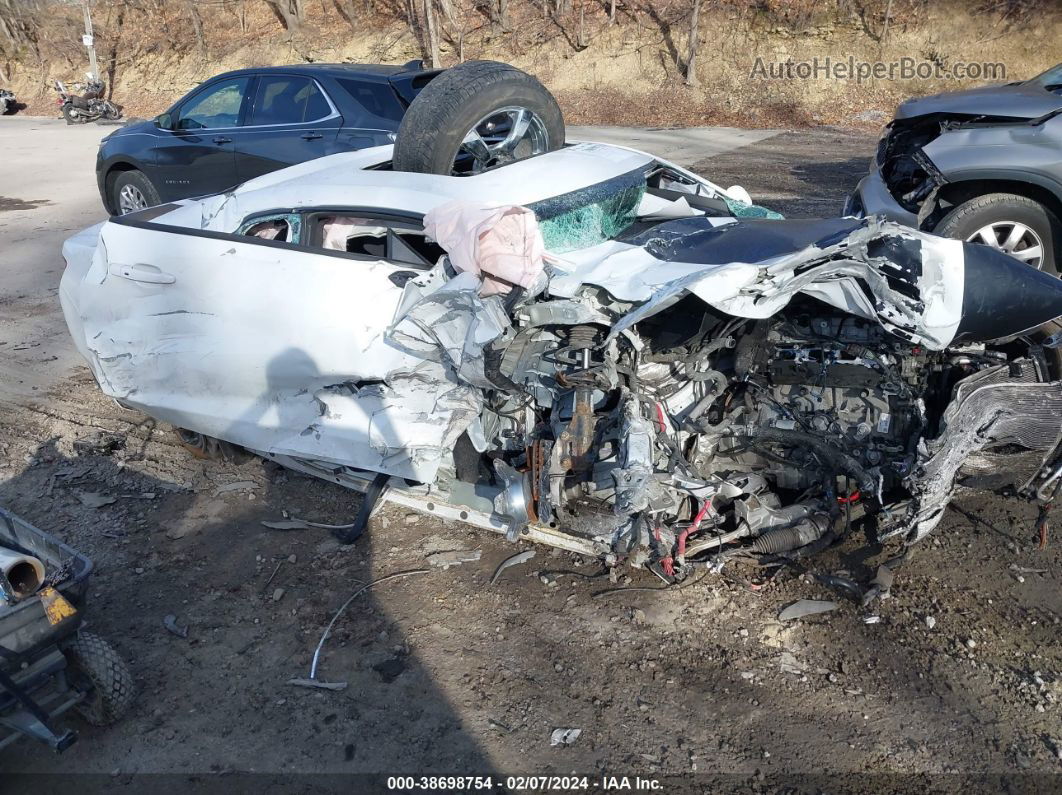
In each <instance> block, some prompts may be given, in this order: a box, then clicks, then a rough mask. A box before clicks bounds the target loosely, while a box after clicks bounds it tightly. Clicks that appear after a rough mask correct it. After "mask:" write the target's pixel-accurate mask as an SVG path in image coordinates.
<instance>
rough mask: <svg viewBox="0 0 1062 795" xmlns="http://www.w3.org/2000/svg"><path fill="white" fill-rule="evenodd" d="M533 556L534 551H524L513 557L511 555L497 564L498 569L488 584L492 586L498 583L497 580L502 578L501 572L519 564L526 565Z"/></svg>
mask: <svg viewBox="0 0 1062 795" xmlns="http://www.w3.org/2000/svg"><path fill="white" fill-rule="evenodd" d="M534 556H535V550H533V549H525V550H524V551H523V552H517V553H516V554H515V555H511V556H509V557H507V558H506V559H505V560H503V561H502V562H501V563H499V564H498V568H496V569H495V570H494V574H492V575H491V577H490V584H491V585H494V583H496V582H497V581H498V578H499V577H501V576H502V572H503V571H505V570H506V569H508V568H509V567H511V566H519V565H520V564H521V563H527V561H529V560H531V559H532V558H533V557H534Z"/></svg>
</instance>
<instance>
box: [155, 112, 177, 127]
mask: <svg viewBox="0 0 1062 795" xmlns="http://www.w3.org/2000/svg"><path fill="white" fill-rule="evenodd" d="M155 126H156V127H158V128H159V129H160V130H172V129H173V117H172V116H170V114H168V113H160V114H159V115H158V116H156V117H155Z"/></svg>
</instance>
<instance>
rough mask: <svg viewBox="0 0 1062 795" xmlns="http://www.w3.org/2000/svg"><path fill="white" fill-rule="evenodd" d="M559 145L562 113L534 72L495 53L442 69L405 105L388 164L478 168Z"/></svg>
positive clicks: (459, 171) (425, 169)
mask: <svg viewBox="0 0 1062 795" xmlns="http://www.w3.org/2000/svg"><path fill="white" fill-rule="evenodd" d="M563 145H564V116H563V115H562V114H561V110H560V107H559V106H558V105H557V100H555V99H554V98H553V95H552V94H550V93H549V91H548V90H546V87H545V86H543V85H542V84H541V83H540V82H538V80H536V79H535V78H534V77H532V76H531V75H529V74H527V72H523V71H521V70H519V69H517V68H516V67H515V66H510V65H509V64H505V63H500V62H498V61H466V62H465V63H463V64H459V65H458V66H454V67H452V68H450V69H447V70H446V71H444V72H442V73H441V74H440V75H439V76H438V77H436V78H435V79H433V80H432V81H431V82H430V83H428V85H427V86H425V87H424V88H423V89H422V90H421V92H420V93H419V94H417V96H416V98H415V99H414V100H413V102H412V104H410V106H409V108H408V110H406V114H405V116H404V117H403V118H402V123H401V124H400V125H399V128H398V135H397V137H396V139H395V151H394V158H393V164H392V167H393V168H394V170H395V171H416V172H420V173H425V174H454V175H459V176H464V175H471V174H479V173H481V172H483V171H487V170H489V169H492V168H497V167H498V166H503V165H506V164H507V163H514V162H516V161H517V160H523V159H525V158H528V157H533V156H534V155H540V154H543V153H545V152H551V151H553V150H554V149H559V148H560V147H561V146H563Z"/></svg>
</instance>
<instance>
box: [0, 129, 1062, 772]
mask: <svg viewBox="0 0 1062 795" xmlns="http://www.w3.org/2000/svg"><path fill="white" fill-rule="evenodd" d="M873 143H874V142H873V138H872V137H868V136H866V135H863V136H858V135H852V134H848V133H840V132H835V131H832V130H819V131H813V132H809V133H784V134H782V135H779V136H776V137H774V138H772V139H770V140H768V141H764V142H761V143H757V144H754V145H750V146H748V147H746V148H744V149H741V150H739V151H737V152H731V153H728V154H725V155H721V156H719V157H716V158H713V159H711V160H707V161H705V162H703V163H701V164H699V169H700V170H701V171H703V173H705V174H706V175H708V176H709V177H710V178H712V179H713V180H715V181H718V182H722V183H723V184H732V183H734V182H740V183H741V184H744V185H745V186H746V187H747V188H748V189H749V190H750V192H751V193H752V194H753V196H754V197H755V198H756V199H757V200H758V201H760V202H762V203H764V204H766V205H768V206H772V207H777V208H778V209H780V210H782V211H783V212H786V213H787V214H792V215H802V214H810V215H814V214H816V213H822V214H835V213H836V210H837V208H838V207H839V206H840V203H841V201H842V199H843V195H844V192H845V191H846V190H847V189H848V188H849V187H850V186H851V185H853V184H854V182H855V177H856V176H857V175H858V174H859V173H861V172H862V170H863V169H864V168H865V162H866V161H865V158H866V157H867V156H868V154H869V152H870V151H871V149H872V147H873ZM800 197H803V198H800ZM801 210H806V211H807V212H802V211H801ZM43 398H44V399H40V400H38V401H37V402H36V403H35V404H28V403H23V404H22V405H6V406H3V407H0V462H2V463H0V467H2V468H0V501H2V502H3V503H4V504H6V505H8V506H9V507H10V508H11V509H13V510H15V511H16V512H17V513H19V514H21V515H22V516H24V517H25V518H26V519H28V520H29V521H31V522H33V523H34V524H37V525H38V526H40V527H42V528H43V529H47V530H49V531H51V532H54V533H56V534H57V535H59V536H60V537H61V538H63V539H64V540H66V541H67V542H68V543H70V544H72V545H73V546H75V547H76V548H78V549H80V550H81V551H83V552H84V553H85V554H87V555H88V556H90V557H91V558H93V559H94V561H95V562H96V564H97V567H98V568H97V571H96V574H95V575H94V580H93V584H92V587H91V598H90V603H89V606H88V616H89V621H90V623H91V626H92V628H93V629H94V630H95V631H97V632H99V633H101V634H103V635H104V636H106V637H108V638H109V639H110V640H111V641H113V642H114V644H115V645H116V646H117V647H118V648H119V649H120V651H121V652H122V654H123V655H124V656H125V657H126V659H127V660H129V662H130V663H131V666H132V668H133V671H134V673H135V676H136V678H137V681H138V683H139V687H140V695H139V699H138V701H137V703H136V705H135V707H134V708H133V710H132V713H131V714H130V715H129V716H128V717H127V718H126V719H125V720H124V721H123V722H121V723H120V724H118V725H117V726H114V727H111V728H107V729H95V728H91V727H88V726H86V725H78V726H77V728H78V730H79V731H80V732H81V739H80V741H79V742H78V743H77V744H76V745H75V746H73V747H72V748H71V749H70V750H69V751H68V752H67V753H65V754H64V755H62V756H59V757H56V756H54V755H52V754H51V753H50V752H49V751H47V750H45V749H43V748H40V747H36V746H32V745H29V744H28V743H22V744H21V745H19V746H16V747H14V748H11V749H8V750H7V751H5V752H0V767H2V769H3V770H4V771H5V773H7V774H15V773H23V772H43V771H54V772H80V773H98V774H101V776H103V777H104V778H102V779H101V780H104V781H106V782H108V786H110V787H111V788H116V787H119V786H121V785H127V786H132V787H135V786H137V784H138V782H140V781H141V779H139V778H138V777H137V774H142V773H173V774H179V775H178V777H177V780H179V781H181V782H182V783H183V784H184V785H186V786H188V787H191V786H193V785H196V784H203V783H204V782H205V783H207V784H208V785H209V784H210V783H211V782H232V781H234V779H233V778H231V777H229V776H226V775H225V774H231V773H233V772H235V771H240V772H257V773H264V774H269V777H270V778H271V780H275V781H277V782H288V783H289V787H290V782H291V780H290V779H286V778H282V777H283V776H286V775H288V774H293V773H311V772H312V773H316V774H321V773H366V772H370V773H383V774H395V773H405V774H419V773H434V774H442V773H452V774H481V775H482V774H487V773H494V774H496V775H500V774H506V773H523V774H531V773H533V774H558V775H559V774H568V773H571V772H573V771H578V772H580V773H583V774H588V775H592V776H594V777H600V776H602V775H639V774H640V775H642V776H649V777H658V778H660V779H661V780H662V781H665V782H666V783H665V784H664V791H668V792H684V791H707V790H709V789H711V790H715V791H719V790H723V789H734V790H743V791H747V790H749V789H752V790H762V791H778V786H779V785H780V784H782V783H784V784H785V785H786V786H796V787H797V791H819V790H826V791H834V792H835V791H866V792H869V791H876V790H882V789H890V790H893V791H911V792H915V791H917V792H926V791H946V790H952V789H957V788H964V787H965V788H967V789H984V790H986V791H987V790H993V791H997V790H998V787H999V786H1000V782H999V781H998V780H992V779H991V778H990V777H992V776H1006V777H1008V778H1009V780H1008V781H1007V782H1006V783H1007V785H1008V786H1009V787H1010V788H1011V789H1012V790H1014V789H1020V790H1023V791H1028V790H1029V789H1042V790H1044V791H1049V790H1050V789H1052V788H1055V787H1057V786H1058V785H1059V784H1060V783H1062V779H1060V778H1059V775H1060V774H1062V720H1060V706H1059V702H1060V700H1062V649H1060V646H1059V642H1058V636H1059V629H1060V626H1059V625H1060V622H1062V603H1060V599H1059V584H1060V578H1062V554H1060V551H1059V550H1060V546H1059V544H1058V543H1057V542H1056V541H1055V539H1054V538H1052V539H1051V542H1050V544H1049V546H1048V547H1047V549H1046V550H1039V549H1037V536H1036V532H1035V530H1034V520H1035V513H1034V512H1033V511H1030V510H1029V509H1028V508H1027V507H1026V506H1024V505H1022V504H1019V503H1016V502H1005V501H1003V500H1001V499H997V498H994V497H982V496H974V495H963V496H962V497H960V499H959V501H958V504H959V506H960V507H961V508H962V509H963V511H964V512H963V513H960V512H957V511H951V512H949V515H948V518H947V519H946V520H945V521H944V523H943V524H942V526H941V527H940V528H939V529H938V531H937V532H936V534H935V536H934V537H933V538H932V539H931V540H929V541H927V542H925V543H923V544H922V545H921V546H919V547H918V548H917V551H916V554H915V555H914V556H913V558H912V559H911V560H910V561H909V562H908V563H907V564H906V565H905V566H904V567H903V568H902V569H900V571H899V573H898V574H897V577H896V582H895V584H894V585H893V588H892V593H891V597H890V598H888V599H885V600H881V601H878V602H875V603H873V604H871V605H870V606H869V607H868V608H863V607H861V606H859V605H857V604H856V603H855V602H853V601H850V600H848V599H847V598H846V597H845V596H844V595H843V594H838V593H836V592H834V591H830V590H828V589H826V588H825V587H824V586H822V585H819V584H818V583H817V582H815V580H814V579H813V578H812V575H813V574H814V573H837V572H841V571H844V572H847V573H849V574H851V575H852V576H854V577H856V578H861V579H864V580H865V579H868V578H869V577H870V576H872V572H873V571H874V570H875V567H876V565H877V564H878V563H879V562H881V561H882V560H884V559H886V558H887V557H889V556H890V555H891V554H893V553H894V552H895V549H886V550H869V551H868V550H866V549H861V548H860V547H859V545H858V543H857V542H856V541H855V540H853V541H851V542H849V543H848V544H846V545H844V546H842V547H841V548H837V549H833V550H830V551H828V552H827V553H825V554H823V555H822V556H820V557H818V558H816V559H814V560H812V561H809V562H808V564H807V566H808V568H807V570H806V571H803V572H801V571H792V570H787V571H781V572H778V573H777V574H776V576H774V577H773V579H769V580H765V579H764V578H763V575H762V573H760V572H757V571H753V570H749V569H739V568H735V569H734V570H733V571H732V572H730V573H729V575H728V576H727V577H726V578H719V577H709V578H706V579H703V580H701V581H699V582H697V583H695V584H693V585H690V586H689V587H685V588H682V589H675V590H671V591H669V592H668V593H666V594H665V593H653V592H648V591H645V590H633V591H619V590H615V591H613V590H611V589H616V588H623V587H627V586H632V585H633V586H645V587H653V586H655V585H658V584H659V583H658V582H657V581H655V580H654V579H653V578H651V577H650V576H648V575H645V574H641V573H638V572H633V571H621V572H619V573H618V577H614V578H612V579H610V578H609V577H608V576H607V575H605V576H601V574H600V569H599V566H598V564H597V563H596V562H594V561H590V560H580V559H578V558H575V557H573V556H571V555H568V554H560V553H553V552H551V551H550V550H548V549H546V548H538V549H537V550H536V555H535V557H534V559H533V560H531V561H530V562H529V563H527V564H524V565H522V566H518V567H515V568H512V569H510V570H508V571H506V572H505V574H504V575H503V576H502V577H501V578H500V580H499V581H498V583H497V584H496V585H493V586H491V585H490V584H489V579H490V576H491V573H492V572H493V570H494V568H495V566H496V565H497V564H498V563H499V562H500V561H501V560H503V559H505V558H506V557H508V556H509V555H511V554H512V553H513V552H515V551H516V549H514V547H513V546H512V545H509V544H507V543H506V542H505V541H504V539H502V538H501V537H499V536H494V535H492V534H489V533H487V532H485V531H477V530H473V529H470V528H468V527H466V526H464V525H461V524H459V523H447V522H442V521H439V520H435V519H430V518H425V517H422V516H420V515H417V514H410V513H408V512H406V511H405V510H400V509H395V508H391V507H388V508H385V509H384V510H383V511H382V512H381V513H380V514H378V515H377V517H376V518H375V519H374V521H373V524H372V527H371V529H370V532H369V534H368V535H367V536H366V537H365V538H363V539H362V540H361V541H359V542H358V544H356V545H355V546H353V547H342V546H340V545H339V544H338V543H337V542H336V541H335V540H333V539H332V538H331V537H330V536H329V534H328V532H327V531H324V530H316V529H308V530H294V531H279V530H272V529H268V528H266V527H264V526H263V525H262V524H261V522H262V521H263V520H269V519H278V518H281V517H282V516H283V515H284V513H285V512H287V513H288V514H290V515H294V516H299V517H304V518H310V519H314V520H318V521H323V522H331V523H343V522H347V521H350V520H351V518H352V516H353V515H354V513H355V512H356V510H357V507H358V504H359V499H360V498H359V496H358V495H356V494H354V493H351V492H348V491H345V490H343V489H340V488H338V487H334V486H331V485H329V484H326V483H324V482H321V481H318V480H314V479H308V478H304V477H301V476H298V475H296V474H294V473H290V472H287V471H285V470H282V469H278V468H275V467H273V466H272V465H270V464H267V463H265V462H263V461H260V460H257V459H253V460H251V461H249V462H247V463H243V464H241V465H236V464H232V463H223V462H220V463H219V462H211V461H202V460H199V459H196V458H193V457H191V456H190V455H188V454H187V452H186V451H185V450H184V449H183V448H181V447H180V446H179V445H178V444H177V441H176V438H175V437H174V436H173V434H172V433H171V432H170V431H169V429H168V428H166V427H164V426H156V423H155V422H154V421H151V420H146V419H145V418H143V417H142V416H139V415H135V414H133V413H131V412H126V411H124V410H121V409H119V408H117V407H116V406H115V405H114V404H112V403H111V402H109V401H107V400H106V399H104V398H103V397H102V396H101V395H100V394H99V392H98V391H97V389H96V387H95V385H94V384H93V383H92V380H91V377H90V376H89V375H88V373H87V371H84V370H81V371H80V372H79V374H78V375H76V376H75V377H73V378H71V379H68V380H67V381H66V382H65V383H64V384H63V385H62V387H61V388H59V389H54V390H51V392H50V393H49V394H47V395H46V396H43ZM98 429H103V430H107V431H113V432H116V433H119V434H121V435H122V436H123V437H124V439H125V445H124V448H122V449H120V450H118V451H116V452H114V453H112V454H110V455H89V456H78V455H76V454H75V452H74V448H73V442H74V441H75V440H76V439H78V438H84V437H87V436H89V435H90V434H92V433H94V432H95V431H96V430H98ZM233 484H240V485H239V486H238V487H236V488H231V487H232V485H233ZM225 487H230V488H228V489H226V488H225ZM79 493H80V494H82V496H83V494H84V493H100V494H104V495H108V496H112V497H115V498H116V499H115V501H114V502H113V503H111V504H108V505H105V506H103V507H100V508H87V507H85V506H84V505H83V504H82V502H81V501H80V500H79V498H78V495H79ZM455 550H469V551H479V552H480V555H481V556H480V558H479V560H478V561H474V562H468V563H464V564H463V565H460V566H456V567H452V568H449V569H442V568H437V567H433V566H432V565H431V561H430V557H429V556H431V555H432V554H434V553H437V552H448V551H455ZM411 569H427V573H421V574H415V575H409V576H407V577H404V578H402V579H398V580H394V581H390V582H386V583H383V584H381V585H379V586H377V587H375V588H373V589H372V590H371V591H369V592H368V593H367V594H365V595H363V596H361V597H359V598H358V599H356V600H355V601H353V602H352V603H351V605H350V607H349V608H348V610H347V611H346V613H345V614H344V615H343V616H342V617H341V618H340V619H339V620H338V621H337V622H336V625H335V629H334V631H333V633H332V635H331V637H330V638H329V639H328V642H327V643H326V645H325V647H324V651H323V653H322V657H321V663H320V672H319V677H320V678H322V679H325V680H329V681H343V682H346V683H347V687H346V689H345V690H341V691H336V692H329V691H318V690H307V689H303V688H299V687H295V686H292V685H290V684H289V683H288V680H289V679H291V678H293V677H305V676H306V675H307V674H308V671H309V667H310V661H311V658H312V656H313V652H314V648H315V646H316V645H317V643H318V641H319V639H320V637H321V633H322V631H323V630H324V628H325V626H326V625H327V624H328V622H329V620H330V619H331V617H332V616H333V615H334V613H335V611H336V610H337V608H338V607H339V606H340V605H341V604H343V602H345V601H346V600H347V598H348V597H349V596H350V595H351V594H352V593H354V592H355V591H356V590H357V589H358V588H359V587H360V585H361V584H363V583H365V582H368V581H370V580H372V579H375V578H378V577H382V576H385V575H388V574H392V573H394V572H402V571H408V570H411ZM551 572H552V573H551ZM557 572H560V573H557ZM804 598H808V599H823V598H826V599H834V600H836V601H837V602H838V603H839V607H838V608H837V609H836V610H834V611H832V612H830V613H826V614H823V615H819V616H814V617H811V618H806V619H802V620H798V621H795V622H789V623H781V622H779V621H778V620H777V614H778V611H779V610H780V608H782V607H784V606H785V605H787V604H789V603H791V602H793V601H795V600H797V599H804ZM170 614H172V615H174V616H176V618H177V622H178V624H180V625H182V626H187V627H188V637H187V638H186V639H185V638H181V637H178V636H176V635H174V634H171V633H170V632H168V631H167V630H166V629H165V628H164V627H163V617H164V616H166V615H170ZM557 728H577V729H581V730H582V732H581V734H580V735H579V737H578V738H577V739H576V740H575V741H574V742H573V743H572V744H571V745H568V746H560V747H552V746H551V745H550V735H551V732H552V731H553V730H554V729H557ZM794 776H795V777H798V778H791V777H794ZM827 776H829V777H831V780H830V781H829V782H827V781H826V778H825V777H827ZM986 777H989V778H986ZM316 781H318V782H320V779H317V780H316ZM591 781H592V782H593V780H591ZM598 783H600V780H599V781H598ZM218 786H219V787H221V788H225V787H226V786H228V785H226V784H223V783H222V784H218ZM302 787H305V782H304V783H303V784H301V785H300V788H302ZM367 788H368V785H365V786H364V787H361V788H358V787H355V788H354V789H355V790H357V791H363V790H364V789H367ZM595 788H599V787H594V786H591V789H595ZM347 791H351V789H350V786H349V784H348V786H347ZM1056 791H1057V790H1056Z"/></svg>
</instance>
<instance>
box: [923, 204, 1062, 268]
mask: <svg viewBox="0 0 1062 795" xmlns="http://www.w3.org/2000/svg"><path fill="white" fill-rule="evenodd" d="M1059 229H1060V227H1059V222H1058V219H1057V218H1055V216H1054V214H1052V213H1051V212H1050V211H1049V210H1048V209H1047V208H1046V207H1044V206H1043V205H1042V204H1040V203H1039V202H1035V201H1033V200H1032V199H1028V198H1026V197H1025V196H1017V195H1015V194H1013V193H989V194H986V195H984V196H977V197H975V198H973V199H970V200H969V201H966V202H963V203H962V204H960V205H959V206H958V207H956V208H954V209H953V210H952V211H951V212H949V213H948V214H947V215H945V216H944V217H943V218H942V219H941V221H940V223H939V224H937V226H936V228H935V229H934V230H933V231H934V232H935V233H936V234H938V235H942V236H944V237H954V238H958V239H959V240H966V241H968V242H970V243H982V244H985V245H989V246H992V247H993V248H998V249H1000V250H1001V251H1005V252H1007V253H1008V254H1010V255H1011V256H1012V257H1016V258H1017V259H1020V260H1021V261H1022V262H1025V263H1026V264H1028V265H1031V266H1032V267H1034V268H1037V269H1038V270H1042V271H1044V272H1046V273H1052V274H1055V275H1058V260H1057V256H1056V250H1055V247H1056V244H1057V241H1059V240H1062V235H1060V233H1059Z"/></svg>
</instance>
